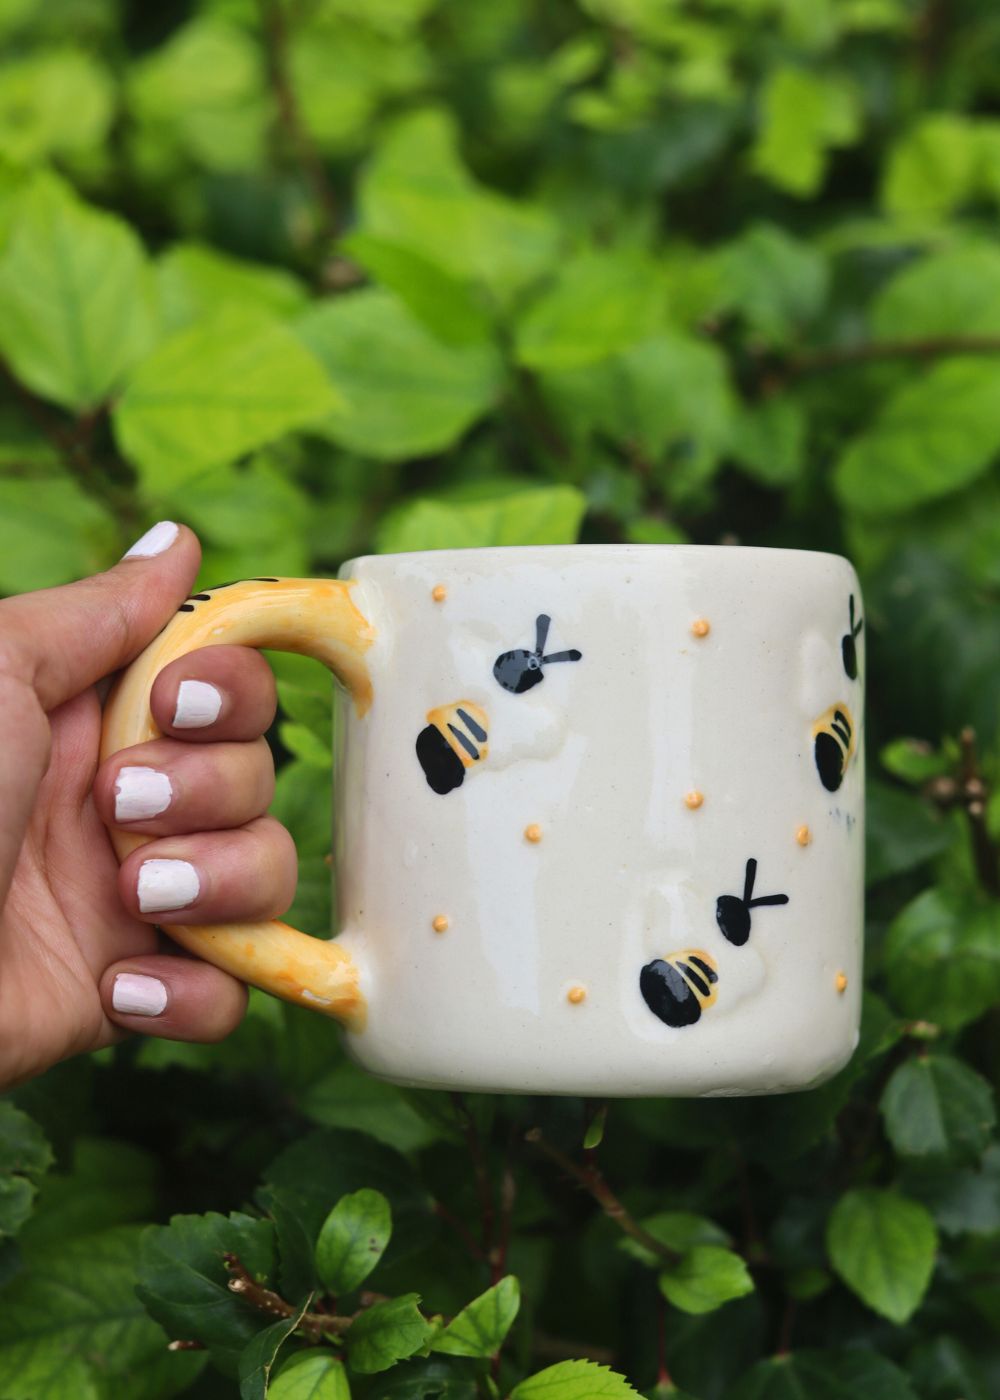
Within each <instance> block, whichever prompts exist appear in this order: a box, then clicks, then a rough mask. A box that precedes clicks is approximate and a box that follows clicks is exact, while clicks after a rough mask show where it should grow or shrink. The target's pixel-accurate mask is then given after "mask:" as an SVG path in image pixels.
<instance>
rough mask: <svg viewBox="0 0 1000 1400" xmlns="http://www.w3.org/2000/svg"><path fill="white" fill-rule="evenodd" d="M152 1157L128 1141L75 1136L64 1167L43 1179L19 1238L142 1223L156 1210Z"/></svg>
mask: <svg viewBox="0 0 1000 1400" xmlns="http://www.w3.org/2000/svg"><path fill="white" fill-rule="evenodd" d="M158 1179H159V1170H158V1163H157V1160H156V1158H155V1157H154V1156H153V1155H152V1154H151V1153H150V1152H147V1151H145V1150H144V1149H143V1148H141V1147H136V1146H135V1145H134V1144H133V1143H130V1142H118V1141H114V1140H112V1139H110V1138H91V1137H78V1138H76V1139H75V1140H74V1143H73V1156H72V1165H71V1166H70V1168H69V1170H68V1171H54V1172H49V1174H48V1175H47V1176H46V1177H45V1179H44V1180H43V1181H42V1183H41V1185H40V1188H39V1193H38V1205H37V1208H36V1211H35V1215H34V1217H33V1218H32V1220H31V1221H29V1223H28V1225H27V1226H26V1228H25V1230H24V1234H23V1236H22V1238H23V1240H25V1241H30V1243H31V1244H32V1245H35V1244H40V1243H42V1242H43V1241H44V1242H46V1243H49V1242H51V1243H52V1244H55V1243H57V1242H58V1241H60V1240H68V1239H72V1238H73V1237H74V1236H76V1235H84V1234H92V1233H93V1231H95V1230H104V1229H107V1228H108V1227H109V1226H112V1225H125V1224H128V1223H130V1222H132V1221H146V1220H148V1219H149V1218H150V1216H151V1215H153V1214H154V1212H155V1210H156V1200H157V1185H158Z"/></svg>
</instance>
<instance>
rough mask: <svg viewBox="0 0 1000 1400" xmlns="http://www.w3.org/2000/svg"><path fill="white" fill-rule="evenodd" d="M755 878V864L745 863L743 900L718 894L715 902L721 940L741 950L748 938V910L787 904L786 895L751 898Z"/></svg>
mask: <svg viewBox="0 0 1000 1400" xmlns="http://www.w3.org/2000/svg"><path fill="white" fill-rule="evenodd" d="M756 877H757V862H756V861H755V860H754V859H753V857H752V856H751V858H750V859H749V860H748V861H747V868H746V874H745V875H744V877H743V898H742V899H741V898H740V896H739V895H738V894H720V895H719V897H718V899H717V900H716V901H715V921H716V923H717V924H718V925H719V928H720V929H721V930H722V936H723V938H728V940H729V942H730V943H733V944H735V945H736V947H737V948H742V946H743V944H744V943H745V942H746V941H747V939H748V938H749V937H750V910H751V909H756V908H757V907H758V906H759V905H761V904H787V903H788V895H787V894H762V895H758V896H757V898H756V899H754V898H753V882H754V880H755V879H756Z"/></svg>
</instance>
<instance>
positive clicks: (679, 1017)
mask: <svg viewBox="0 0 1000 1400" xmlns="http://www.w3.org/2000/svg"><path fill="white" fill-rule="evenodd" d="M718 981H719V973H718V964H717V963H716V961H715V959H714V958H713V957H712V955H711V953H706V952H704V950H703V949H701V948H684V949H682V950H681V951H680V952H679V953H668V954H667V956H666V957H665V958H654V959H653V961H652V962H648V963H647V964H646V966H645V967H644V968H643V969H642V971H641V972H640V974H639V990H640V992H641V993H642V999H643V1001H644V1002H645V1003H646V1005H647V1006H648V1007H649V1009H650V1011H652V1013H653V1015H654V1016H658V1017H659V1019H660V1020H661V1021H663V1023H664V1024H665V1025H668V1026H672V1027H674V1028H675V1029H676V1028H679V1027H681V1026H693V1025H694V1024H695V1022H696V1021H698V1020H700V1019H701V1013H702V1012H703V1011H705V1010H707V1008H708V1007H710V1006H711V1005H713V1003H714V1002H715V998H716V994H717V991H718Z"/></svg>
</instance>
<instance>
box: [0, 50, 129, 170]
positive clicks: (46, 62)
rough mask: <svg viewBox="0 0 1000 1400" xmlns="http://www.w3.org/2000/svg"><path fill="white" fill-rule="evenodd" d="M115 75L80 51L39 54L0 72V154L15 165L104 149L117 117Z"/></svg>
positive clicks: (14, 61)
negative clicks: (112, 76)
mask: <svg viewBox="0 0 1000 1400" xmlns="http://www.w3.org/2000/svg"><path fill="white" fill-rule="evenodd" d="M114 103H115V92H114V86H113V84H112V82H111V78H110V75H109V74H108V73H107V71H106V69H105V68H103V67H102V65H101V64H99V63H98V62H97V60H96V59H94V58H93V57H92V56H91V55H90V54H87V53H84V52H83V51H82V50H79V49H72V48H65V49H63V48H49V49H38V50H36V51H35V52H33V53H31V54H29V55H27V56H25V57H24V58H19V59H15V60H13V61H11V62H8V63H5V64H4V65H3V67H2V68H0V149H2V150H3V153H4V157H5V159H6V160H8V161H10V162H11V163H12V164H15V165H30V164H34V163H35V162H36V161H40V160H44V159H45V157H46V156H49V155H56V156H63V157H72V156H74V155H76V154H79V153H80V152H84V151H87V150H89V149H90V148H92V147H95V146H99V145H100V143H101V142H102V141H103V140H104V138H105V136H106V135H107V130H108V127H109V126H110V124H111V118H112V116H113V114H114Z"/></svg>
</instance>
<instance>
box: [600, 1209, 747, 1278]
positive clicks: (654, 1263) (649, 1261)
mask: <svg viewBox="0 0 1000 1400" xmlns="http://www.w3.org/2000/svg"><path fill="white" fill-rule="evenodd" d="M639 1224H640V1225H641V1226H642V1228H643V1229H644V1230H645V1231H646V1233H647V1234H649V1235H652V1236H653V1238H654V1239H655V1240H659V1242H660V1244H665V1245H666V1246H667V1248H668V1249H672V1250H674V1251H675V1252H676V1253H677V1254H685V1253H686V1252H687V1251H688V1250H689V1249H693V1248H694V1246H695V1245H697V1244H714V1245H728V1244H731V1243H732V1241H731V1239H730V1237H729V1235H727V1234H726V1232H725V1230H723V1229H722V1228H721V1227H720V1226H718V1225H716V1223H715V1221H714V1220H709V1219H708V1218H707V1217H706V1216H704V1215H695V1214H693V1213H692V1212H691V1211H687V1210H661V1211H658V1212H657V1214H656V1215H648V1216H646V1217H645V1218H644V1219H643V1220H640V1221H639ZM618 1248H619V1249H621V1250H623V1251H624V1252H625V1253H626V1254H630V1255H631V1256H632V1258H633V1259H638V1261H639V1263H640V1264H646V1265H648V1267H649V1268H651V1269H659V1268H662V1266H663V1259H662V1257H661V1256H660V1255H659V1254H655V1253H654V1252H653V1250H651V1249H647V1248H646V1246H645V1245H644V1244H641V1243H640V1242H639V1241H638V1240H634V1239H632V1237H631V1236H630V1235H623V1236H622V1238H621V1239H620V1240H619V1241H618Z"/></svg>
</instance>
